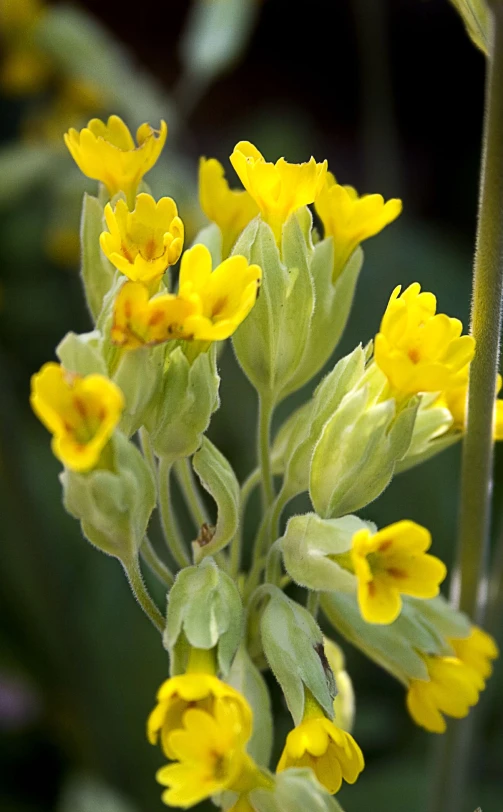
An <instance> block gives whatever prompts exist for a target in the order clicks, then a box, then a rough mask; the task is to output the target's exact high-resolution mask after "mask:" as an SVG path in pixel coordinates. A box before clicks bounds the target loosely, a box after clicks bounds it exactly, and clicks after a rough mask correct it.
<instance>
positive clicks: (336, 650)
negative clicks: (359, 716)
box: [323, 637, 355, 733]
mask: <svg viewBox="0 0 503 812" xmlns="http://www.w3.org/2000/svg"><path fill="white" fill-rule="evenodd" d="M323 642H324V648H325V655H326V658H327V660H328V664H329V666H330V668H331V669H332V671H333V674H334V677H335V684H336V686H337V695H336V697H335V699H334V713H335V719H336V721H337V725H338V727H341V728H342V729H343V730H346V731H347V732H348V733H349V732H350V731H351V728H352V727H353V721H354V716H355V692H354V690H353V683H352V682H351V677H350V676H349V674H348V672H347V671H346V662H345V657H344V652H343V650H342V649H341V647H340V646H338V645H337V643H334V641H333V640H329V639H328V638H327V637H325V639H324V641H323Z"/></svg>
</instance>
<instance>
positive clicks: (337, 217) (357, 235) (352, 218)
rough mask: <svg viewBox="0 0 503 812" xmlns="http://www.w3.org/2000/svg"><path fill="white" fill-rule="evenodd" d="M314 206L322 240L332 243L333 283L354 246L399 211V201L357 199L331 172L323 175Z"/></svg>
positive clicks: (380, 197)
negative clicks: (322, 229) (321, 230)
mask: <svg viewBox="0 0 503 812" xmlns="http://www.w3.org/2000/svg"><path fill="white" fill-rule="evenodd" d="M314 203H315V207H316V211H317V213H318V215H319V217H320V220H321V222H322V223H323V228H324V230H325V237H332V239H333V241H334V268H333V275H332V279H333V281H334V282H335V281H336V279H337V277H338V276H339V274H340V273H341V271H342V270H343V269H344V266H345V265H346V263H347V261H348V259H349V258H350V256H351V254H352V253H353V251H354V250H355V249H356V248H357V246H358V245H359V244H360V243H361V242H363V240H367V239H368V238H369V237H374V236H375V235H376V234H378V233H379V232H380V231H382V230H383V228H384V227H385V226H387V225H389V223H392V222H393V220H396V218H397V217H398V216H399V214H400V213H401V211H402V201H401V200H397V199H395V198H393V199H392V200H388V201H387V203H385V202H384V198H383V197H382V195H362V197H359V196H358V192H357V191H356V190H355V189H353V188H352V187H351V186H340V185H339V184H338V183H337V182H336V180H335V177H334V176H333V174H332V173H331V172H327V177H326V180H325V184H324V186H323V188H322V189H321V191H320V193H319V195H318V196H317V197H316V200H315V201H314Z"/></svg>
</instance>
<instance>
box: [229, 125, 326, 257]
mask: <svg viewBox="0 0 503 812" xmlns="http://www.w3.org/2000/svg"><path fill="white" fill-rule="evenodd" d="M230 161H231V164H232V165H233V167H234V169H235V170H236V173H237V175H238V177H239V179H240V181H241V183H242V184H243V186H244V187H245V189H246V190H247V192H249V193H250V195H251V196H252V198H253V199H254V200H255V202H256V203H257V205H258V207H259V209H260V211H261V213H262V217H263V218H264V220H265V221H266V223H269V225H270V226H271V228H272V230H273V232H274V236H275V237H276V242H278V243H279V242H280V241H281V232H282V228H283V223H285V222H286V220H287V219H288V217H289V216H290V215H291V214H292V213H293V212H294V211H296V210H297V209H300V208H301V206H307V205H309V204H310V203H312V202H313V201H314V200H315V198H316V197H317V196H318V194H319V193H320V190H321V188H322V186H323V184H324V182H325V176H326V173H327V162H326V161H323V163H321V164H317V163H316V161H315V160H314V158H311V160H310V161H309V162H308V163H303V164H289V163H287V162H286V161H285V159H284V158H280V159H279V161H276V163H275V164H273V163H268V162H266V161H265V159H264V157H263V155H262V154H261V153H260V152H259V151H258V149H257V148H256V147H254V146H253V144H250V142H249V141H240V142H239V144H236V146H235V147H234V152H233V153H232V155H231V157H230Z"/></svg>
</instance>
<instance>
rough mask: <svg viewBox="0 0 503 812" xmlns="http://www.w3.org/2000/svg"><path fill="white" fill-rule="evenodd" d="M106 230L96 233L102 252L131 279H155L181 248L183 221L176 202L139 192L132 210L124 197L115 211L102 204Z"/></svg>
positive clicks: (146, 280)
mask: <svg viewBox="0 0 503 812" xmlns="http://www.w3.org/2000/svg"><path fill="white" fill-rule="evenodd" d="M105 219H106V222H107V226H108V231H104V232H103V233H102V234H101V236H100V245H101V248H102V250H103V253H104V254H105V255H106V256H107V257H108V259H109V260H110V262H111V263H112V264H113V265H115V267H116V268H118V270H119V271H121V272H122V273H123V274H125V275H126V276H127V277H128V278H129V279H131V280H132V281H133V282H145V284H148V283H152V282H155V281H157V280H159V279H160V278H161V276H162V275H163V273H164V271H165V270H166V268H168V266H169V265H174V264H175V262H178V260H179V258H180V254H181V253H182V248H183V223H182V221H181V220H180V218H179V217H178V210H177V208H176V203H175V202H174V200H172V199H171V198H170V197H162V198H161V199H160V200H159V202H158V203H156V202H155V200H154V198H153V197H151V195H147V194H140V195H138V196H137V198H136V205H135V208H134V210H133V211H129V208H128V205H127V203H126V201H125V200H118V201H117V205H116V206H115V210H114V209H112V206H111V205H110V203H107V205H106V206H105Z"/></svg>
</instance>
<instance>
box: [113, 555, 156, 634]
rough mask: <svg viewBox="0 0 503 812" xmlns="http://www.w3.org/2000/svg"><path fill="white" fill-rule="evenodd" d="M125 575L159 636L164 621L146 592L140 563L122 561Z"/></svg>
mask: <svg viewBox="0 0 503 812" xmlns="http://www.w3.org/2000/svg"><path fill="white" fill-rule="evenodd" d="M121 564H122V566H123V567H124V571H125V573H126V576H127V579H128V581H129V585H130V587H131V589H132V590H133V594H134V596H135V598H136V600H137V601H138V603H139V604H140V606H141V608H142V609H143V611H144V612H145V614H146V615H147V617H148V618H149V620H150V621H151V622H152V624H153V625H154V626H155V628H156V629H157V631H159V632H160V633H161V634H162V633H163V632H164V626H165V621H164V618H163V616H162V615H161V613H160V611H159V609H158V608H157V606H156V605H155V603H154V601H153V600H152V598H151V597H150V595H149V594H148V592H147V588H146V586H145V583H144V581H143V576H142V574H141V569H140V562H139V561H138V558H137V557H132V558H128V559H124V560H122V561H121Z"/></svg>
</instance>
